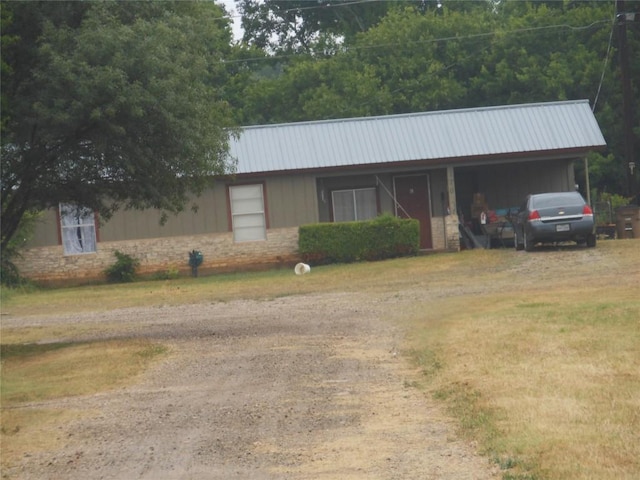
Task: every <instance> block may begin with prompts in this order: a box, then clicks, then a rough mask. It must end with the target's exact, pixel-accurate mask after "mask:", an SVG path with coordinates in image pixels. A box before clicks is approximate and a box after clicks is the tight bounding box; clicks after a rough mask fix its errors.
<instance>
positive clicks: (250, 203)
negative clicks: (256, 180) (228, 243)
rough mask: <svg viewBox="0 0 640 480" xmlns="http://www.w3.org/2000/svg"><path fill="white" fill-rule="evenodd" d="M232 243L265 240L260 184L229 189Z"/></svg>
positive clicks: (265, 225) (264, 221)
mask: <svg viewBox="0 0 640 480" xmlns="http://www.w3.org/2000/svg"><path fill="white" fill-rule="evenodd" d="M229 200H230V203H231V225H232V228H233V241H234V242H251V241H255V240H266V239H267V224H266V218H265V211H264V193H263V186H262V184H254V185H237V186H230V187H229Z"/></svg>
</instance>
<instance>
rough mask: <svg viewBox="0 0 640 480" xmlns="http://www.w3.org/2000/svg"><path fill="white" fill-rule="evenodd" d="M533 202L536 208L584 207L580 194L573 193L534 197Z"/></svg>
mask: <svg viewBox="0 0 640 480" xmlns="http://www.w3.org/2000/svg"><path fill="white" fill-rule="evenodd" d="M531 200H532V202H531V204H532V206H533V207H535V208H547V207H557V206H568V205H582V204H583V203H584V200H582V197H581V196H580V194H579V193H573V192H569V193H559V194H554V195H540V196H535V197H533V198H532V199H531Z"/></svg>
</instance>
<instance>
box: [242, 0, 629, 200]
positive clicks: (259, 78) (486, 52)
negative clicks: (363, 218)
mask: <svg viewBox="0 0 640 480" xmlns="http://www.w3.org/2000/svg"><path fill="white" fill-rule="evenodd" d="M237 3H240V4H241V5H244V6H247V5H248V6H252V7H254V10H251V11H250V12H249V13H248V14H247V13H245V15H244V16H243V22H244V23H243V25H245V27H249V29H248V30H245V38H244V40H245V41H246V42H249V43H250V44H254V45H255V44H257V45H259V46H261V47H263V48H264V50H265V52H266V56H265V57H263V58H262V59H256V60H254V61H253V63H252V64H251V63H249V64H248V66H249V68H251V69H252V70H253V72H254V82H252V83H250V84H247V85H246V89H245V91H244V94H243V95H242V96H241V97H239V98H238V99H237V101H238V103H234V106H236V109H235V110H236V111H237V112H239V114H240V116H239V117H238V118H239V121H240V122H241V123H242V124H247V125H248V124H254V123H277V122H291V121H300V120H318V119H328V118H340V117H350V116H368V115H385V114H393V113H408V112H416V111H433V110H443V109H453V108H469V107H475V106H489V105H505V104H506V105H508V104H517V103H530V102H548V101H558V100H574V99H589V100H590V101H591V103H592V105H593V106H594V108H595V110H594V111H595V115H596V117H597V119H598V121H599V124H600V126H601V128H602V130H603V133H604V135H605V139H606V140H607V144H608V148H607V151H606V152H604V153H603V154H599V153H596V154H593V155H590V163H591V165H592V169H591V180H592V183H591V184H592V186H593V187H594V188H596V189H597V190H598V191H600V192H602V191H608V192H615V193H625V191H626V183H627V181H626V171H625V165H626V161H625V160H623V159H624V148H623V144H624V142H623V132H624V128H623V126H622V123H623V118H624V115H623V111H622V108H623V107H622V105H623V99H622V88H621V79H620V75H621V74H620V57H619V52H618V47H619V38H618V33H619V30H618V29H617V26H616V21H615V17H616V13H617V12H616V8H615V7H616V2H614V1H609V2H602V1H580V2H576V1H569V0H566V1H560V0H549V1H535V2H527V1H520V0H504V1H493V0H487V1H484V2H481V1H474V2H463V1H453V0H442V1H440V2H436V1H397V2H374V3H375V5H376V9H370V10H367V12H368V13H369V15H368V16H363V15H361V14H358V10H353V9H355V8H358V9H367V8H370V4H371V2H344V3H347V4H349V5H344V4H343V2H331V3H330V5H329V4H328V3H327V4H326V5H325V2H320V3H318V4H315V3H314V5H313V6H312V5H311V2H285V1H276V0H271V1H269V0H266V1H264V2H255V1H253V0H238V2H237ZM305 5H306V9H305V8H303V7H304V6H305ZM347 6H349V8H351V9H352V10H353V14H352V17H351V18H356V17H357V18H360V19H362V18H367V19H368V21H366V22H365V21H355V20H354V21H352V22H340V21H338V20H337V17H336V12H337V11H338V10H339V9H340V8H345V9H346V8H347ZM329 7H330V8H329ZM625 9H626V11H631V12H634V11H635V12H638V13H640V2H637V1H633V2H632V1H627V2H625ZM247 11H248V10H247V9H245V12H247ZM345 11H347V10H345ZM288 16H289V17H288ZM290 17H291V18H290ZM294 17H295V18H294ZM342 18H343V19H344V18H347V17H344V15H343V17H342ZM258 20H260V22H258ZM267 20H269V21H267ZM252 22H253V23H252ZM256 22H258V23H256ZM307 23H308V24H307ZM282 31H286V32H287V36H286V39H285V38H284V37H283V36H282V35H281V32H282ZM309 32H314V34H313V35H311V34H310V33H309ZM323 34H324V35H323ZM329 34H330V35H331V38H332V39H333V43H330V42H329V41H328V40H327V35H329ZM298 35H299V36H300V37H299V38H298ZM267 38H268V39H270V41H271V43H269V42H267V41H266V40H265V39H267ZM627 41H628V50H629V52H630V56H631V59H630V69H631V72H630V77H631V78H632V79H633V90H632V96H631V97H632V98H631V101H632V102H633V104H634V107H633V110H634V111H635V112H638V111H640V80H638V79H640V22H628V25H627ZM303 46H304V48H303ZM292 51H295V52H298V53H297V54H296V55H291V52H292ZM300 52H307V54H305V55H303V54H301V53H300ZM636 120H638V119H636ZM634 128H635V136H634V138H635V140H634V141H635V145H636V148H635V151H636V152H639V151H640V122H636V124H634ZM636 164H640V162H638V160H637V159H636ZM577 168H578V169H579V168H582V167H581V165H577Z"/></svg>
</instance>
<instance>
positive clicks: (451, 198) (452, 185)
mask: <svg viewBox="0 0 640 480" xmlns="http://www.w3.org/2000/svg"><path fill="white" fill-rule="evenodd" d="M447 199H448V205H447V213H448V215H447V216H446V222H445V232H444V234H445V245H446V247H447V249H448V250H460V233H459V229H458V206H457V205H456V182H455V175H454V171H453V167H447Z"/></svg>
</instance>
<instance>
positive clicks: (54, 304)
mask: <svg viewBox="0 0 640 480" xmlns="http://www.w3.org/2000/svg"><path fill="white" fill-rule="evenodd" d="M584 252H589V250H571V249H570V250H568V251H566V252H555V251H542V252H534V253H532V254H527V253H524V252H514V251H511V250H508V251H507V250H497V251H471V252H462V253H460V254H442V255H434V256H428V257H420V258H410V259H400V260H394V261H386V262H376V263H363V264H355V265H348V266H344V265H343V266H327V267H318V268H315V267H313V268H312V272H311V274H310V275H305V276H302V277H296V276H295V275H293V273H292V271H290V270H282V271H271V272H262V273H255V274H236V275H219V276H213V277H206V278H198V279H192V278H183V279H178V280H172V281H155V282H139V283H134V284H129V285H106V286H95V287H80V288H68V289H58V290H40V291H34V292H28V293H21V292H10V294H9V295H6V294H5V295H4V298H3V300H4V301H3V312H9V313H11V314H14V315H44V314H48V313H50V312H51V311H53V310H55V311H56V312H59V313H65V312H67V313H73V312H79V311H89V310H101V309H105V310H106V309H113V308H122V307H135V306H149V305H173V304H192V303H199V302H220V301H223V302H224V301H229V300H233V299H239V298H245V299H247V298H250V299H268V298H275V297H282V296H289V295H299V294H307V293H323V292H342V291H357V292H358V293H362V294H364V295H371V296H372V297H376V298H378V297H384V298H387V299H390V303H391V308H390V310H389V313H388V317H389V319H390V321H396V322H402V323H403V324H404V325H405V326H406V328H407V331H408V332H409V338H408V340H407V346H406V349H405V351H407V352H410V353H411V356H412V358H413V360H414V361H415V362H416V364H417V365H419V367H420V369H421V370H422V372H423V376H422V378H421V380H420V382H419V383H420V384H421V385H422V386H423V388H425V389H426V390H427V391H428V392H430V393H431V394H433V395H434V397H435V398H437V399H439V400H440V401H442V402H443V403H444V404H446V405H448V406H449V407H450V408H451V411H452V412H454V414H455V415H456V416H457V417H458V418H459V421H460V426H461V431H462V432H463V434H465V435H468V436H469V437H471V438H474V439H475V440H477V441H478V443H479V445H480V447H481V448H482V449H483V450H484V451H485V452H486V453H487V455H489V456H491V457H493V458H494V459H495V460H496V462H497V463H498V464H499V465H500V466H501V467H502V468H503V469H504V478H505V480H507V479H512V480H515V479H520V480H533V479H563V480H583V479H585V480H586V479H599V480H600V479H603V480H608V479H611V480H613V479H615V480H619V479H623V480H624V479H636V478H640V460H639V459H640V437H639V435H638V432H640V375H639V373H640V298H639V295H638V285H639V284H640V243H638V241H637V240H630V241H609V242H601V243H600V244H599V246H598V247H597V249H596V250H595V251H593V250H591V252H593V253H594V256H593V257H594V258H595V259H596V261H593V262H591V261H584V258H589V257H588V255H589V254H588V253H584ZM585 255H587V256H586V257H585ZM567 258H568V259H569V260H571V259H574V260H575V261H574V262H573V263H569V264H568V265H558V264H559V263H563V262H566V260H567ZM536 269H537V273H536V272H535V271H533V270H536ZM532 275H533V276H534V277H533V278H534V279H533V280H531V278H532V277H531V276H532ZM407 292H408V293H407ZM421 292H424V295H423V294H422V293H421ZM394 296H397V297H398V298H397V302H401V303H402V307H403V308H401V309H400V308H397V305H396V306H394V305H393V298H394ZM79 298H80V299H82V301H81V302H79V301H78V299H79ZM55 328H57V327H32V328H28V329H27V328H20V329H17V328H14V329H7V328H3V329H2V342H3V343H4V344H7V343H20V342H33V341H37V340H40V339H43V338H58V337H60V338H69V337H73V336H75V335H82V334H83V333H85V331H84V330H83V329H86V328H88V327H86V326H82V325H79V326H77V327H74V328H75V329H76V330H77V331H74V332H69V331H66V332H63V331H57V330H55ZM92 328H95V325H94V326H93V327H92ZM99 328H101V329H104V330H108V329H111V328H117V327H116V326H109V325H100V327H99ZM67 353H70V352H67ZM101 361H102V360H101V359H100V358H96V359H94V361H93V362H89V363H97V364H99V363H100V362H101ZM45 363H46V362H45ZM85 364H86V362H85ZM34 367H35V364H34ZM40 368H45V364H44V363H40V364H39V366H38V367H37V368H35V370H32V371H31V372H32V373H30V374H28V375H36V371H37V370H38V369H40ZM96 368H98V366H96ZM6 375H7V372H6V370H5V371H3V377H5V376H6ZM25 375H27V374H25ZM28 375H27V376H28ZM34 388H35V387H34ZM3 389H4V385H3ZM4 425H5V415H4V414H3V427H4ZM11 425H12V424H7V430H6V432H5V434H10V432H11V429H12V428H15V427H12V426H11Z"/></svg>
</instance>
